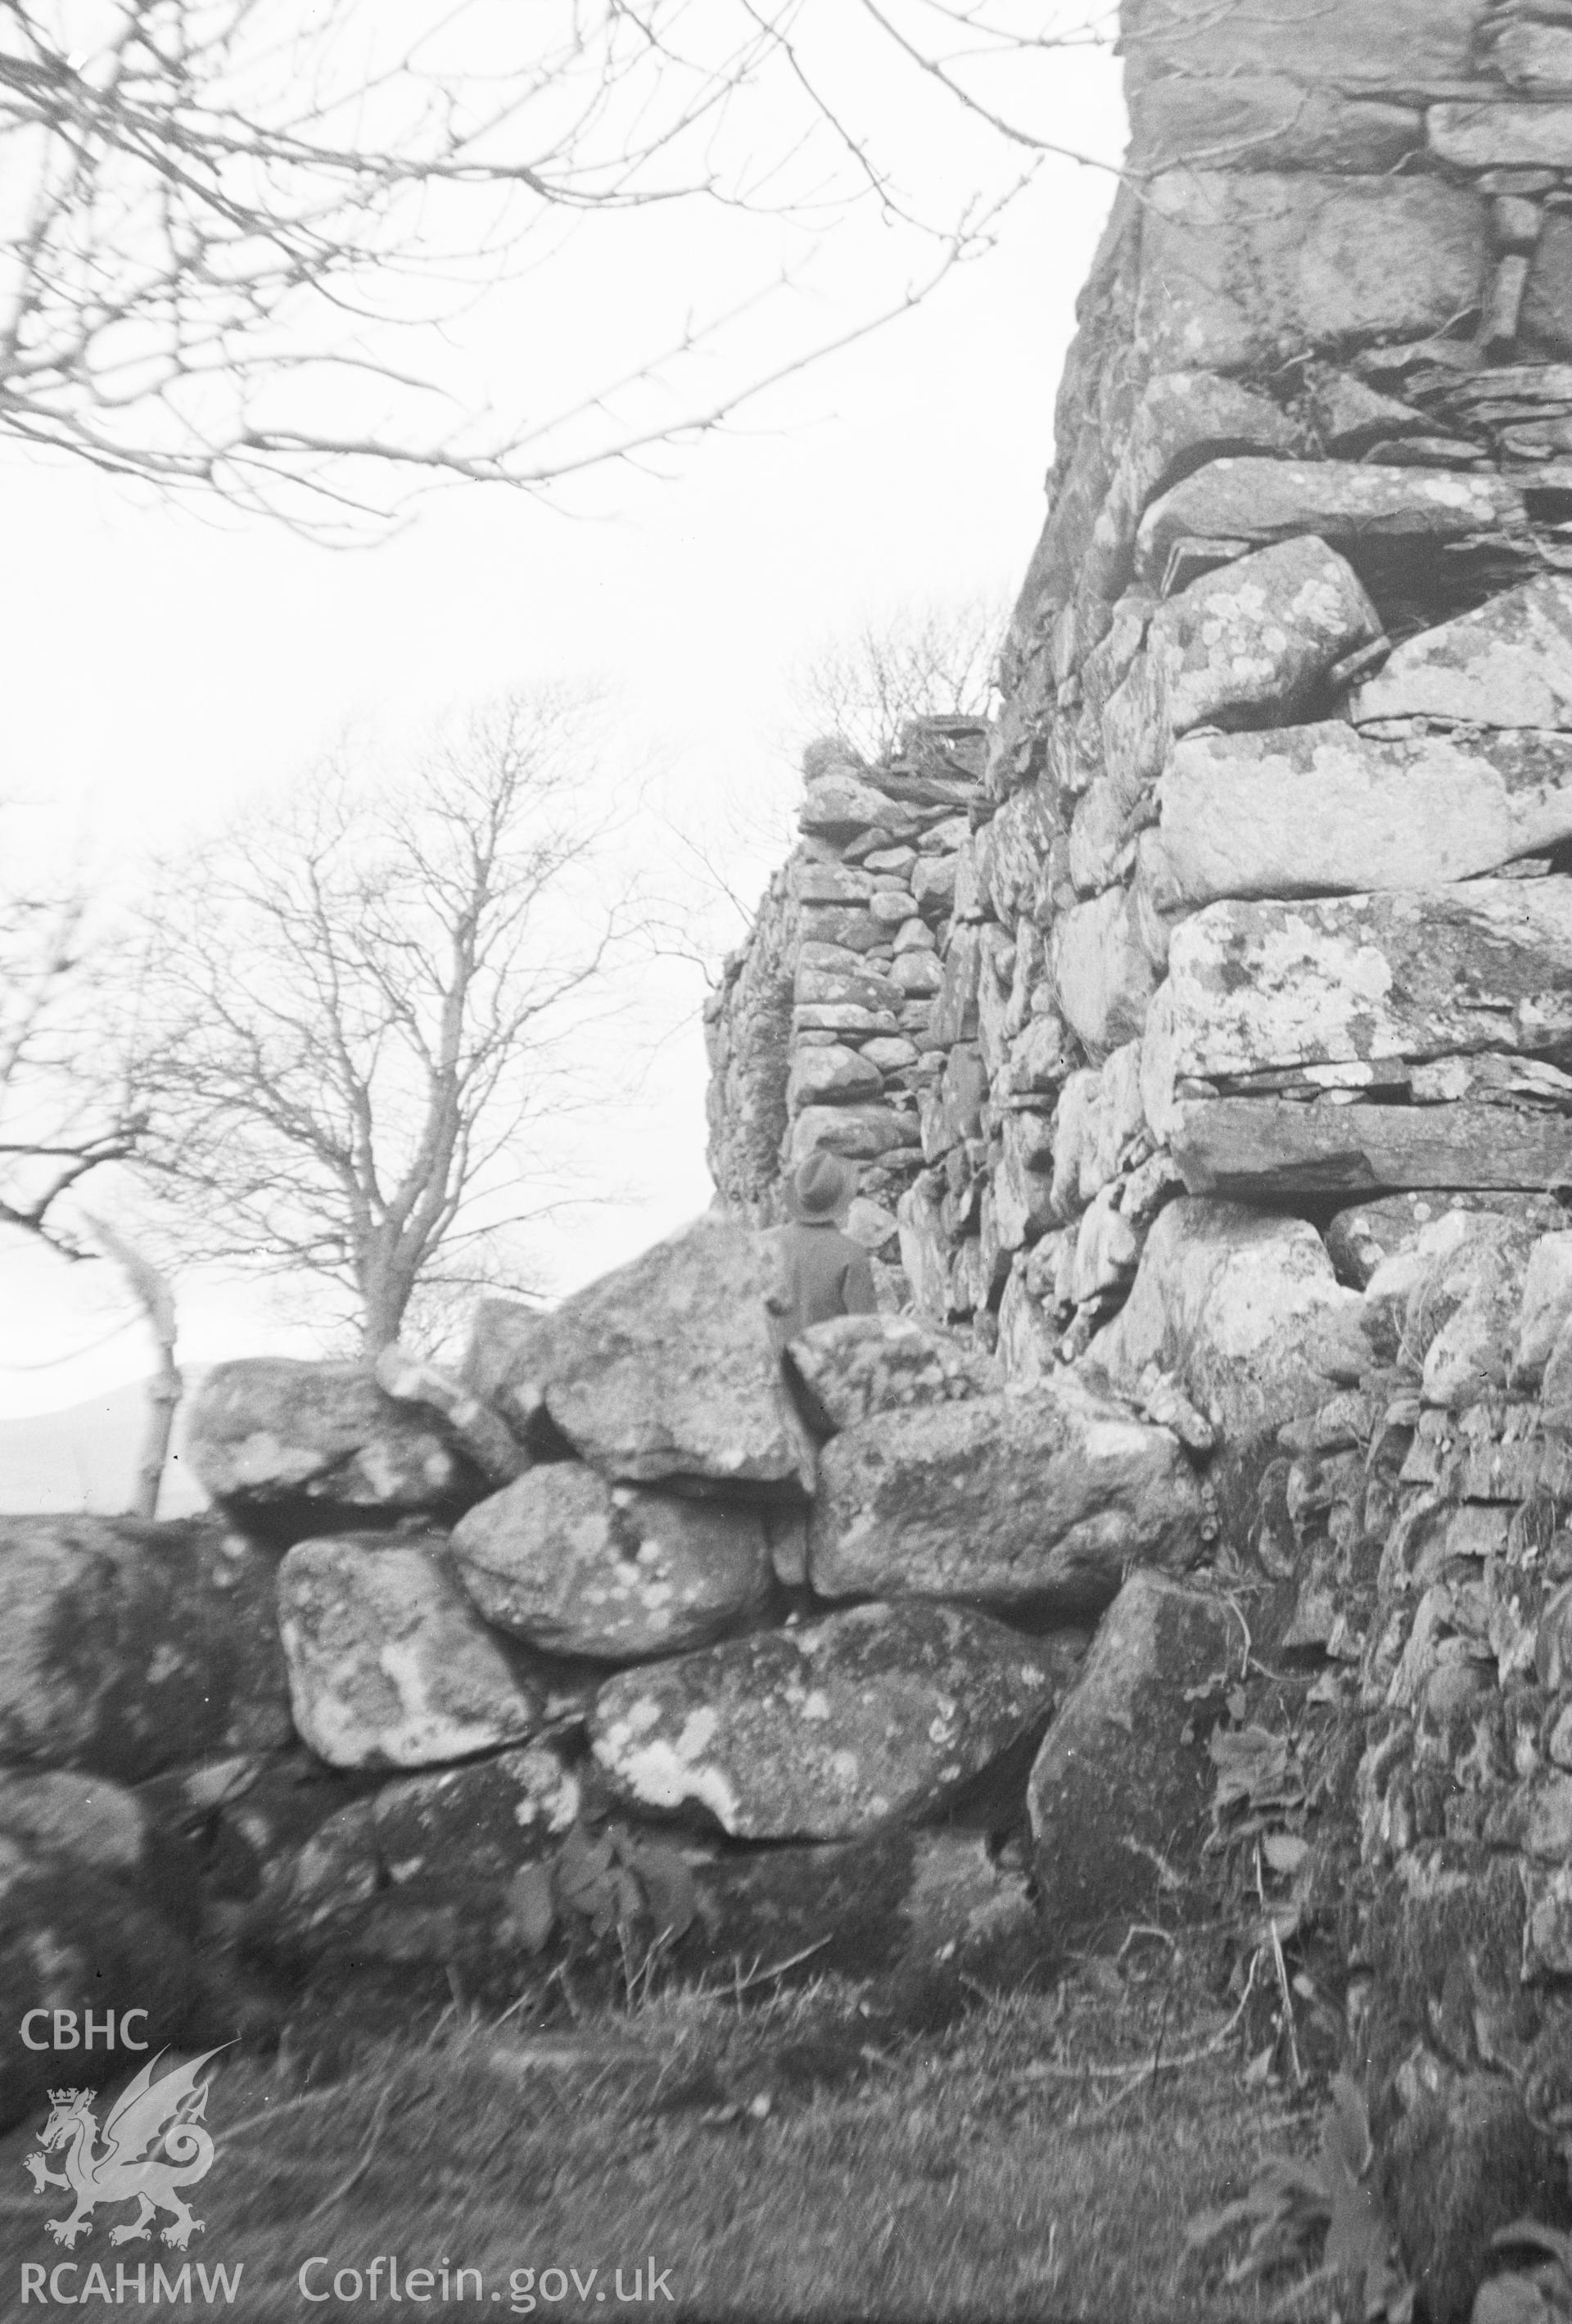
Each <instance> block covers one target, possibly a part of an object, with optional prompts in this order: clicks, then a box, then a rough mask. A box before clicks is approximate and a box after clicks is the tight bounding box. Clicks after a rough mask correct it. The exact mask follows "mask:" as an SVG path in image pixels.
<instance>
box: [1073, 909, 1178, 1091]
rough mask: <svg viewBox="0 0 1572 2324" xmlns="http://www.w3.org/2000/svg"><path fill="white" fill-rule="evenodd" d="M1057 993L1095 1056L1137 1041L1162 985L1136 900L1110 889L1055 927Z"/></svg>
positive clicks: (1077, 1030) (1103, 1054)
mask: <svg viewBox="0 0 1572 2324" xmlns="http://www.w3.org/2000/svg"><path fill="white" fill-rule="evenodd" d="M1052 957H1053V989H1054V993H1055V996H1056V998H1057V1001H1058V1004H1059V1007H1060V1010H1061V1011H1062V1014H1063V1016H1064V1018H1065V1019H1066V1021H1067V1022H1068V1023H1069V1024H1071V1026H1073V1027H1074V1028H1075V1030H1076V1032H1077V1033H1079V1034H1080V1037H1081V1039H1082V1041H1084V1043H1085V1044H1086V1046H1087V1047H1088V1049H1089V1050H1090V1051H1091V1053H1092V1055H1093V1056H1107V1054H1108V1051H1109V1050H1110V1049H1117V1047H1120V1045H1121V1044H1122V1043H1123V1042H1126V1041H1131V1040H1135V1039H1137V1038H1138V1037H1140V1034H1141V1031H1142V1028H1143V1027H1144V1026H1145V1022H1146V1011H1147V1006H1148V1003H1149V1002H1150V1001H1151V999H1152V995H1153V992H1154V990H1155V989H1156V985H1157V972H1156V970H1155V968H1154V964H1153V962H1152V959H1151V957H1150V955H1149V954H1148V952H1147V950H1146V947H1145V944H1144V942H1143V940H1142V933H1141V926H1140V919H1139V915H1138V911H1137V908H1136V905H1135V899H1134V898H1133V897H1132V896H1131V894H1130V893H1129V892H1128V891H1127V890H1125V889H1122V888H1110V889H1109V890H1108V891H1107V893H1106V894H1105V895H1101V896H1097V897H1094V898H1093V899H1092V901H1091V902H1090V903H1089V904H1076V905H1075V906H1073V907H1072V908H1071V910H1069V911H1068V912H1065V913H1064V914H1063V915H1062V917H1061V918H1059V919H1058V920H1057V921H1056V923H1055V925H1054V928H1053V938H1052Z"/></svg>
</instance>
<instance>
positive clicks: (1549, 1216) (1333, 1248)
mask: <svg viewBox="0 0 1572 2324" xmlns="http://www.w3.org/2000/svg"><path fill="white" fill-rule="evenodd" d="M1479 1211H1485V1212H1495V1213H1498V1214H1504V1215H1507V1216H1510V1217H1513V1218H1521V1219H1522V1220H1523V1221H1524V1222H1525V1223H1526V1224H1527V1225H1528V1226H1529V1227H1530V1228H1531V1229H1532V1231H1534V1232H1535V1233H1536V1234H1540V1235H1542V1234H1545V1233H1547V1232H1549V1231H1551V1230H1553V1229H1554V1228H1556V1227H1558V1225H1559V1223H1560V1221H1561V1219H1562V1216H1563V1215H1564V1214H1563V1213H1562V1212H1561V1211H1560V1210H1559V1209H1558V1206H1557V1205H1556V1203H1553V1202H1551V1201H1549V1198H1548V1197H1545V1196H1542V1195H1541V1196H1535V1195H1531V1194H1488V1193H1482V1192H1478V1191H1475V1190H1469V1191H1467V1192H1464V1193H1458V1192H1456V1191H1453V1192H1450V1193H1448V1194H1387V1195H1384V1196H1383V1197H1382V1198H1381V1199H1380V1200H1379V1201H1378V1202H1374V1203H1355V1204H1354V1205H1353V1206H1352V1207H1351V1208H1349V1209H1348V1210H1346V1211H1339V1212H1338V1215H1337V1217H1336V1218H1335V1219H1333V1220H1332V1221H1331V1222H1330V1224H1329V1225H1328V1228H1327V1237H1326V1240H1327V1249H1328V1250H1329V1251H1330V1252H1331V1255H1332V1263H1333V1265H1334V1266H1335V1267H1336V1268H1337V1270H1338V1280H1339V1282H1342V1283H1351V1284H1352V1285H1353V1286H1354V1287H1355V1288H1356V1290H1358V1291H1363V1290H1364V1289H1365V1286H1366V1285H1367V1284H1368V1283H1369V1281H1370V1278H1371V1277H1372V1276H1373V1275H1374V1272H1375V1270H1376V1268H1378V1267H1380V1266H1381V1265H1382V1264H1383V1263H1384V1261H1385V1260H1386V1259H1393V1258H1395V1257H1397V1255H1398V1254H1399V1253H1400V1252H1402V1251H1405V1250H1411V1249H1412V1247H1413V1245H1414V1243H1415V1241H1416V1240H1418V1238H1419V1236H1420V1234H1422V1233H1423V1232H1424V1231H1425V1229H1426V1228H1427V1227H1430V1226H1433V1225H1434V1224H1435V1222H1437V1220H1438V1219H1442V1218H1448V1217H1450V1216H1451V1215H1453V1214H1454V1213H1461V1214H1466V1213H1470V1212H1479Z"/></svg>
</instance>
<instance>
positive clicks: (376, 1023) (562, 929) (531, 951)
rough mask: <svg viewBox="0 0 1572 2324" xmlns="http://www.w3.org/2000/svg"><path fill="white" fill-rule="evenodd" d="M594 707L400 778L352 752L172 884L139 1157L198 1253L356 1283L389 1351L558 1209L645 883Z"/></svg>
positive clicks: (186, 1248)
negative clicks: (579, 1112)
mask: <svg viewBox="0 0 1572 2324" xmlns="http://www.w3.org/2000/svg"><path fill="white" fill-rule="evenodd" d="M595 741H596V737H595V733H594V721H593V708H592V705H590V704H589V703H588V702H587V701H586V699H585V698H584V696H575V695H573V694H569V693H566V692H555V693H553V692H540V693H537V694H534V695H530V696H513V697H510V698H507V699H505V700H502V701H501V702H499V703H497V704H496V705H492V706H490V707H488V708H485V709H483V710H479V711H475V712H472V713H470V714H469V715H466V716H464V718H462V719H458V720H456V721H455V722H451V723H450V724H449V725H448V727H447V729H446V731H445V732H444V733H443V734H442V735H441V737H440V739H439V740H438V741H437V742H436V743H434V744H433V746H432V747H431V748H430V749H429V750H428V751H427V753H426V755H425V757H424V758H423V760H422V761H420V763H419V764H418V768H417V769H416V770H415V772H414V773H413V774H412V775H411V776H409V777H407V778H405V779H402V780H399V781H392V782H390V781H389V780H388V779H386V777H385V775H382V776H381V777H380V778H379V770H377V769H376V768H374V767H372V768H368V769H365V770H357V769H356V768H355V767H354V765H353V764H352V763H350V762H349V760H348V757H347V754H341V756H340V759H339V760H338V761H336V763H334V764H332V765H330V766H329V767H327V768H326V769H324V770H321V771H320V772H319V773H318V774H317V776H315V777H314V778H313V779H312V781H311V783H310V784H309V786H308V787H306V788H303V789H301V790H299V791H298V792H296V793H294V794H292V795H291V796H290V798H288V799H287V800H286V801H285V802H284V804H283V805H282V806H280V807H275V808H270V809H268V810H266V811H263V812H261V813H258V814H255V815H253V816H251V817H250V818H249V819H247V820H245V821H244V822H243V823H242V824H241V825H238V826H237V827H236V828H235V829H234V831H233V832H232V833H231V834H230V835H229V836H228V837H227V838H225V840H223V841H222V842H220V843H218V844H215V845H214V846H212V847H210V848H209V849H208V850H207V852H206V853H204V854H203V855H202V856H201V857H200V858H199V859H198V860H197V861H196V862H189V863H188V864H186V865H185V866H183V867H181V868H180V870H179V871H178V872H177V871H173V870H168V871H166V872H165V874H164V881H165V884H166V887H168V886H170V884H171V883H176V882H178V889H179V900H178V904H177V903H176V902H174V901H173V900H172V899H171V900H170V901H168V902H166V905H165V908H163V910H162V911H161V914H160V916H159V918H158V921H157V924H156V927H155V928H154V931H153V934H152V937H151V939H150V941H151V945H152V967H151V971H150V983H149V996H150V1007H151V1020H150V1021H152V1022H155V1023H156V1024H157V1025H158V1026H159V1028H160V1032H159V1037H158V1039H157V1041H156V1042H155V1043H152V1044H151V1045H150V1047H149V1048H148V1051H147V1054H146V1056H145V1057H144V1060H143V1062H142V1067H141V1069H140V1072H141V1080H142V1086H143V1087H144V1088H145V1091H146V1093H147V1099H148V1103H149V1108H150V1113H151V1124H150V1130H149V1137H148V1141H147V1144H146V1146H145V1148H144V1152H145V1156H146V1161H147V1167H148V1169H149V1171H150V1173H151V1175H152V1179H153V1181H154V1183H155V1184H156V1185H158V1187H159V1188H160V1189H161V1191H162V1193H163V1194H164V1195H165V1196H166V1198H167V1199H168V1200H169V1201H170V1202H171V1203H173V1204H174V1205H175V1207H176V1210H177V1212H178V1216H179V1248H180V1250H181V1251H182V1255H183V1256H185V1257H187V1258H190V1259H235V1258H240V1259H250V1260H253V1261H258V1260H260V1261H262V1262H263V1263H265V1264H267V1265H270V1266H272V1267H275V1268H284V1269H289V1270H292V1271H297V1272H300V1271H304V1272H305V1273H307V1274H308V1275H310V1276H312V1277H315V1278H317V1280H318V1281H323V1280H325V1281H326V1282H327V1283H329V1284H332V1285H334V1286H338V1288H339V1289H340V1290H341V1291H342V1292H345V1293H347V1294H348V1296H349V1302H350V1305H351V1307H352V1310H353V1312H354V1315H355V1317H356V1319H357V1323H358V1328H359V1333H360V1337H361V1342H362V1345H363V1350H364V1351H365V1352H366V1353H367V1354H368V1355H372V1356H374V1355H375V1354H376V1353H377V1352H378V1351H380V1350H382V1348H384V1347H386V1346H388V1345H389V1344H391V1342H393V1341H394V1340H395V1339H396V1338H397V1337H398V1335H399V1330H400V1323H401V1322H402V1320H403V1318H404V1315H405V1313H406V1310H407V1309H408V1308H409V1303H410V1300H411V1298H412V1296H414V1295H415V1294H416V1292H417V1290H418V1288H420V1287H422V1286H425V1287H426V1288H427V1289H429V1290H431V1291H433V1292H435V1293H436V1294H437V1295H438V1296H440V1294H441V1292H442V1290H443V1288H444V1286H448V1285H451V1284H452V1282H453V1281H454V1280H455V1277H456V1278H457V1279H459V1280H461V1281H464V1282H470V1283H473V1278H474V1275H475V1267H474V1264H473V1253H474V1251H475V1250H476V1249H477V1247H483V1246H485V1245H486V1244H487V1243H488V1242H489V1241H492V1240H495V1238H496V1237H497V1236H498V1234H499V1233H501V1232H502V1231H505V1230H507V1229H508V1228H510V1227H512V1226H516V1225H517V1224H518V1223H519V1222H521V1221H523V1220H526V1219H528V1218H529V1217H531V1216H539V1215H540V1214H541V1213H543V1212H544V1211H546V1210H547V1209H548V1208H550V1207H551V1206H552V1202H553V1194H552V1190H551V1188H549V1187H548V1186H546V1185H543V1183H542V1175H543V1171H544V1167H545V1165H544V1163H543V1158H542V1146H541V1142H540V1141H541V1133H542V1132H544V1131H546V1130H547V1128H548V1126H549V1124H550V1123H551V1122H552V1120H554V1119H555V1118H556V1117H558V1116H560V1114H561V1112H562V1111H564V1110H565V1109H566V1108H568V1107H570V1106H572V1105H574V1104H575V1103H576V1102H583V1100H584V1096H585V1093H586V1089H587V1087H589V1086H590V1085H591V1083H592V1081H593V1074H592V1070H591V1069H592V1067H593V1054H594V1047H595V1044H594V1040H593V1027H594V1024H595V1022H596V1021H597V1020H599V1019H603V1017H604V1015H605V1014H606V1012H607V1011H608V1010H609V1009H610V1008H611V1007H612V1006H613V1004H614V1000H615V996H614V995H613V994H612V993H611V989H610V987H609V984H608V974H609V969H610V966H611V962H612V960H613V958H614V956H615V955H616V954H617V951H618V948H619V946H620V945H621V941H622V939H623V937H624V936H625V935H627V934H628V933H629V932H630V926H631V921H632V918H633V913H632V908H631V899H630V891H629V890H624V891H623V893H622V895H621V898H620V899H612V900H611V902H609V903H608V902H607V901H606V900H605V897H604V882H603V880H602V878H601V876H600V875H601V871H602V866H601V863H600V853H601V851H602V849H603V848H604V846H605V845H606V844H608V829H609V826H608V819H607V818H606V817H604V816H602V818H601V820H600V821H599V823H597V822H595V821H594V820H593V818H592V817H591V816H590V815H589V813H588V812H587V810H586V807H585V804H584V794H585V787H586V772H587V768H588V766H589V765H590V764H593V751H594V747H595Z"/></svg>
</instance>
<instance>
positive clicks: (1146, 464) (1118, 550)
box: [1072, 371, 1298, 711]
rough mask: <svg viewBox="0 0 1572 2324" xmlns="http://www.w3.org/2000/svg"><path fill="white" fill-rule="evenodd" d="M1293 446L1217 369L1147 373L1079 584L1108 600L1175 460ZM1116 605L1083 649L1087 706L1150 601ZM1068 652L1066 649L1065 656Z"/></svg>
mask: <svg viewBox="0 0 1572 2324" xmlns="http://www.w3.org/2000/svg"><path fill="white" fill-rule="evenodd" d="M1297 448H1298V438H1297V437H1296V434H1295V431H1294V428H1293V424H1292V421H1291V420H1288V419H1287V418H1286V417H1285V416H1284V414H1283V413H1282V412H1281V411H1280V410H1278V409H1277V406H1276V405H1275V404H1274V403H1273V402H1272V401H1270V400H1269V399H1268V398H1267V397H1266V396H1264V395H1258V394H1256V393H1255V391H1254V390H1253V389H1251V388H1247V387H1242V386H1241V385H1240V384H1239V383H1238V382H1237V381H1236V380H1231V379H1223V378H1220V377H1219V376H1218V374H1217V373H1216V372H1207V371H1183V372H1164V373H1160V374H1158V376H1157V377H1156V378H1155V379H1153V380H1151V381H1149V382H1148V383H1147V384H1146V387H1145V390H1144V391H1143V393H1142V396H1141V401H1140V402H1139V404H1138V405H1137V406H1136V408H1135V415H1134V417H1133V419H1132V420H1131V421H1130V425H1129V432H1128V434H1127V436H1126V438H1125V445H1124V449H1123V451H1122V452H1121V453H1120V456H1119V461H1118V466H1117V468H1116V469H1115V471H1114V475H1113V480H1112V482H1111V484H1109V487H1108V498H1107V500H1106V501H1105V503H1103V507H1102V510H1101V512H1100V513H1099V516H1098V519H1097V521H1096V523H1095V525H1094V526H1093V528H1092V536H1091V541H1090V544H1089V552H1088V556H1087V560H1086V566H1085V568H1084V570H1083V572H1082V575H1081V586H1082V588H1091V589H1093V590H1095V591H1096V592H1097V593H1098V595H1099V598H1100V599H1101V600H1103V601H1107V600H1110V599H1113V598H1116V597H1117V596H1118V595H1119V593H1120V592H1121V591H1122V590H1123V589H1124V587H1125V586H1126V582H1127V581H1128V579H1129V575H1130V562H1131V555H1132V551H1133V549H1134V547H1135V530H1136V527H1137V526H1138V525H1139V523H1140V521H1141V516H1142V512H1143V511H1144V510H1145V507H1146V505H1147V503H1148V502H1149V501H1151V500H1152V499H1153V498H1154V495H1155V494H1156V493H1159V492H1161V491H1162V490H1163V487H1164V486H1165V485H1167V484H1171V483H1172V480H1173V478H1174V477H1175V476H1176V475H1178V474H1179V473H1180V471H1181V468H1185V469H1188V468H1193V467H1197V466H1200V463H1201V461H1202V460H1203V459H1206V458H1208V457H1211V458H1217V457H1219V456H1220V455H1222V454H1224V453H1237V452H1278V453H1285V454H1286V453H1290V452H1292V451H1294V450H1296V449H1297ZM1123 604H1124V611H1123V613H1119V612H1118V611H1117V610H1116V614H1115V618H1114V624H1113V629H1112V631H1111V632H1109V633H1108V636H1107V637H1106V638H1104V639H1102V640H1100V641H1099V643H1098V644H1097V645H1096V646H1095V647H1094V648H1093V650H1092V651H1091V652H1090V653H1089V655H1088V656H1087V659H1086V664H1085V669H1084V672H1083V681H1084V686H1085V691H1086V695H1087V698H1088V700H1089V702H1090V704H1091V705H1092V707H1093V709H1094V711H1095V710H1100V708H1101V706H1102V704H1103V703H1104V702H1105V701H1106V700H1107V698H1108V695H1109V694H1110V693H1111V692H1112V691H1113V688H1114V687H1115V686H1116V685H1117V683H1118V674H1117V673H1116V670H1115V665H1116V664H1117V665H1119V669H1120V672H1122V668H1123V666H1124V665H1125V664H1127V662H1128V660H1129V658H1130V655H1131V654H1132V653H1133V652H1134V651H1135V648H1136V647H1137V646H1138V645H1139V643H1140V641H1141V635H1142V632H1143V630H1144V628H1145V614H1146V612H1147V611H1149V608H1146V607H1142V608H1140V609H1137V608H1136V607H1135V606H1134V605H1133V604H1130V602H1129V601H1128V600H1125V601H1123ZM1072 659H1073V657H1072Z"/></svg>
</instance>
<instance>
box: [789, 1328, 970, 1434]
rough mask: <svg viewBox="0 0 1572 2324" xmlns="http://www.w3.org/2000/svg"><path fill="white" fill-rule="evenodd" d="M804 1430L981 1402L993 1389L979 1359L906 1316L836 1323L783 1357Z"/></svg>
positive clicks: (835, 1429) (809, 1334) (829, 1429)
mask: <svg viewBox="0 0 1572 2324" xmlns="http://www.w3.org/2000/svg"><path fill="white" fill-rule="evenodd" d="M786 1360H787V1362H788V1363H789V1365H790V1366H791V1369H792V1371H793V1373H794V1375H795V1379H796V1381H797V1385H798V1388H799V1389H800V1392H801V1395H802V1398H803V1403H804V1410H805V1411H806V1413H807V1415H808V1417H809V1420H810V1423H811V1425H813V1426H814V1428H815V1429H817V1430H818V1431H819V1433H820V1434H823V1435H825V1436H833V1435H836V1434H839V1433H840V1431H841V1429H843V1428H852V1427H855V1426H856V1425H857V1424H858V1422H859V1421H862V1420H867V1419H868V1418H869V1416H870V1415H872V1414H873V1413H876V1412H902V1411H909V1410H910V1409H912V1407H914V1406H920V1405H933V1404H948V1403H953V1402H958V1401H961V1400H963V1399H965V1398H967V1397H976V1396H984V1395H987V1394H988V1392H989V1390H990V1389H993V1388H997V1386H998V1385H999V1382H998V1380H997V1378H996V1376H995V1371H994V1367H993V1366H992V1365H991V1364H990V1363H989V1362H988V1359H987V1357H986V1356H982V1355H979V1353H978V1351H976V1350H975V1349H974V1348H970V1347H968V1346H966V1345H965V1344H964V1343H963V1342H961V1341H959V1340H952V1339H951V1338H949V1337H948V1336H947V1335H945V1334H943V1333H939V1332H935V1331H933V1330H931V1329H929V1328H927V1327H925V1326H924V1325H923V1324H921V1323H918V1322H917V1321H916V1319H915V1317H914V1316H911V1315H836V1316H832V1318H831V1320H830V1321H829V1322H828V1323H815V1324H814V1326H813V1327H812V1329H811V1330H809V1331H806V1332H804V1333H803V1334H802V1335H801V1337H800V1338H798V1339H795V1340H794V1341H792V1342H791V1343H790V1345H789V1347H788V1348H787V1350H786Z"/></svg>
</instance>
